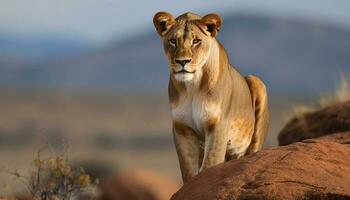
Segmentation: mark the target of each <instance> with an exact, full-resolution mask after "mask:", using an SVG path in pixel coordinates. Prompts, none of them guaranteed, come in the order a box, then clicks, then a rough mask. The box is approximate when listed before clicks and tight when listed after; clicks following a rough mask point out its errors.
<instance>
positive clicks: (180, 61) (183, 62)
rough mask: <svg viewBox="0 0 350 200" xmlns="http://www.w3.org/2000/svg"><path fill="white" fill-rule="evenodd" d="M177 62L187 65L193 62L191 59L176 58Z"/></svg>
mask: <svg viewBox="0 0 350 200" xmlns="http://www.w3.org/2000/svg"><path fill="white" fill-rule="evenodd" d="M175 61H176V62H177V63H179V64H180V65H181V66H185V65H186V64H187V63H189V62H191V59H187V60H175Z"/></svg>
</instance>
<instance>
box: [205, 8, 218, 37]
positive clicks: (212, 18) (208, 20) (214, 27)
mask: <svg viewBox="0 0 350 200" xmlns="http://www.w3.org/2000/svg"><path fill="white" fill-rule="evenodd" d="M201 23H202V24H203V25H205V26H206V27H207V31H208V32H209V33H210V35H211V36H212V37H215V36H216V34H217V33H218V32H219V30H220V26H221V24H222V19H221V17H220V16H219V15H217V14H213V13H211V14H208V15H206V16H204V17H203V18H202V19H201Z"/></svg>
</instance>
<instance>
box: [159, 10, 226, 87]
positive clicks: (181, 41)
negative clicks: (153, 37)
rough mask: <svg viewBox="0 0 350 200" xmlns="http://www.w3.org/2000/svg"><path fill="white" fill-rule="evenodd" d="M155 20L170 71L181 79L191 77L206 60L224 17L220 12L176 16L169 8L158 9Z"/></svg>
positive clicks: (189, 79) (190, 78)
mask: <svg viewBox="0 0 350 200" xmlns="http://www.w3.org/2000/svg"><path fill="white" fill-rule="evenodd" d="M153 23H154V26H155V27H156V30H157V32H158V33H159V35H160V36H161V38H162V39H163V46H164V50H165V54H166V56H167V58H168V59H169V63H170V73H171V74H172V75H174V77H175V79H176V80H178V81H184V82H185V81H191V80H192V79H193V78H194V76H195V75H196V73H198V72H200V71H201V70H202V67H203V65H204V64H205V63H206V61H207V59H208V57H209V54H210V50H211V47H212V44H213V41H214V40H215V39H214V37H215V36H216V34H217V32H218V31H219V28H220V26H221V24H222V19H221V18H220V16H219V15H217V14H208V15H206V16H204V17H201V16H199V15H196V14H193V13H185V14H183V15H181V16H179V17H177V18H176V19H175V18H174V17H173V16H172V15H171V14H169V13H167V12H158V13H157V14H155V16H154V18H153Z"/></svg>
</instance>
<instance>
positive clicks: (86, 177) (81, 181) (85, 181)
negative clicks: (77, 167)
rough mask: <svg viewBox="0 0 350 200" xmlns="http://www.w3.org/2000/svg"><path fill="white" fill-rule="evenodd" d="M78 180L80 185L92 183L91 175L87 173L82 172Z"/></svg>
mask: <svg viewBox="0 0 350 200" xmlns="http://www.w3.org/2000/svg"><path fill="white" fill-rule="evenodd" d="M77 182H78V185H79V186H80V187H87V186H89V185H90V182H91V180H90V176H89V175H86V174H82V175H80V176H79V177H78V180H77Z"/></svg>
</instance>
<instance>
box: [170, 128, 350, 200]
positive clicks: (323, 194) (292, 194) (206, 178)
mask: <svg viewBox="0 0 350 200" xmlns="http://www.w3.org/2000/svg"><path fill="white" fill-rule="evenodd" d="M171 199H172V200H187V199H189V200H214V199H222V200H224V199H225V200H226V199H232V200H235V199H284V200H289V199H290V200H292V199H293V200H294V199H350V132H344V133H339V134H334V135H329V136H326V137H323V138H319V139H309V140H304V141H302V142H297V143H294V144H291V145H287V146H281V147H276V148H270V149H266V150H262V151H260V152H258V153H256V154H253V155H250V156H246V157H243V158H241V159H238V160H232V161H230V162H227V163H224V164H220V165H218V166H215V167H213V168H210V169H208V170H206V171H203V172H202V173H200V174H199V175H198V176H196V177H194V178H193V179H192V180H190V181H189V182H188V183H187V184H186V185H184V186H183V187H182V188H181V189H180V190H179V191H178V192H177V193H175V194H174V195H173V197H172V198H171Z"/></svg>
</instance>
